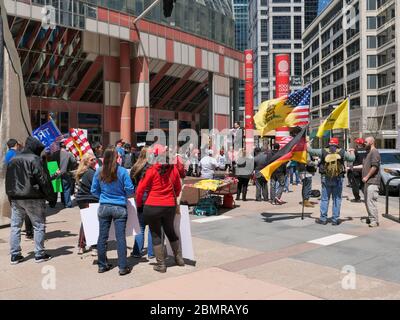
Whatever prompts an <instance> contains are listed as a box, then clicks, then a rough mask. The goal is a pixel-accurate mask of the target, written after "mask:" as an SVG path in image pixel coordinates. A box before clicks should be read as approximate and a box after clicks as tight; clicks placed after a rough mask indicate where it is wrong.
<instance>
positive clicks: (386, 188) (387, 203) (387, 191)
mask: <svg viewBox="0 0 400 320" xmlns="http://www.w3.org/2000/svg"><path fill="white" fill-rule="evenodd" d="M396 179H397V180H399V179H400V177H393V178H390V179H389V180H388V181H387V182H386V185H385V191H386V208H385V215H384V217H385V218H388V219H390V220H394V221H396V222H400V185H399V187H398V188H399V217H398V218H395V217H394V216H393V215H391V214H389V184H390V182H391V181H392V180H396Z"/></svg>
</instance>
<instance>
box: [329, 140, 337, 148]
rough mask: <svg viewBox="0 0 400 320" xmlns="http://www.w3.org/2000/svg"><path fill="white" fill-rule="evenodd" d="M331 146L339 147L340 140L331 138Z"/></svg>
mask: <svg viewBox="0 0 400 320" xmlns="http://www.w3.org/2000/svg"><path fill="white" fill-rule="evenodd" d="M329 145H330V146H331V145H333V146H339V139H338V138H331V139H330V140H329Z"/></svg>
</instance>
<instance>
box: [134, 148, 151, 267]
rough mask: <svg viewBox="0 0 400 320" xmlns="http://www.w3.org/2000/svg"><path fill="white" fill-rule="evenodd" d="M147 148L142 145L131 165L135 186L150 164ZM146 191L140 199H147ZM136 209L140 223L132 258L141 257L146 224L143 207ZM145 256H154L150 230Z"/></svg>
mask: <svg viewBox="0 0 400 320" xmlns="http://www.w3.org/2000/svg"><path fill="white" fill-rule="evenodd" d="M148 150H149V148H147V147H144V148H143V149H142V150H141V151H140V154H139V158H138V159H137V161H136V163H135V164H134V165H133V167H132V170H131V174H130V176H131V179H132V182H133V184H134V186H135V187H136V188H137V186H138V185H139V182H140V181H141V180H142V179H143V177H144V175H145V174H146V171H147V169H148V168H149V167H150V164H149V162H148V160H147V157H148ZM147 195H148V192H147V191H146V192H145V193H144V194H143V199H142V201H143V202H145V201H146V199H147ZM137 209H138V218H139V223H140V234H137V235H136V236H135V244H134V246H133V250H132V253H131V256H132V257H134V258H141V257H142V256H143V248H144V232H145V230H146V224H145V223H144V217H143V207H140V208H137ZM147 235H148V236H147V257H148V258H149V259H152V258H154V253H153V241H152V238H151V232H150V229H149V232H148V233H147Z"/></svg>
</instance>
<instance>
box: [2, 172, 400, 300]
mask: <svg viewBox="0 0 400 320" xmlns="http://www.w3.org/2000/svg"><path fill="white" fill-rule="evenodd" d="M314 180H315V182H316V181H317V178H315V179H314ZM314 188H317V186H314ZM292 189H293V190H294V192H291V193H286V194H284V196H283V199H284V200H285V201H287V203H286V204H285V205H283V206H272V205H271V204H270V203H266V202H255V201H252V200H251V199H254V192H255V187H254V186H251V187H250V191H249V195H248V198H249V199H250V200H249V201H247V202H242V201H237V203H236V204H237V207H236V208H235V209H233V210H230V211H227V212H225V213H224V216H226V217H228V218H227V219H224V220H214V221H208V222H204V223H198V222H199V221H201V219H204V217H197V216H191V219H192V235H193V243H194V250H195V255H196V263H195V266H193V265H186V266H185V267H178V266H174V264H173V261H172V259H169V262H168V264H169V266H170V267H169V268H168V271H167V273H165V274H160V273H157V272H155V271H153V269H152V265H151V264H152V263H153V262H154V260H152V261H147V260H146V259H144V258H142V259H134V258H129V263H130V264H131V265H132V266H133V271H132V273H131V274H130V275H127V276H124V277H120V276H119V275H118V268H114V269H113V270H111V271H110V272H107V273H105V274H98V273H97V265H96V264H95V257H92V256H91V255H90V253H88V254H85V255H83V256H78V255H77V241H78V233H79V227H80V216H79V210H78V209H77V208H73V209H63V210H61V211H60V212H58V213H57V214H52V215H50V216H49V217H48V219H47V241H46V248H47V249H48V251H49V253H50V254H52V255H53V256H54V258H53V259H52V260H50V261H49V262H47V263H43V264H35V263H34V261H33V253H32V249H33V243H32V241H26V240H24V239H23V240H22V249H23V254H24V255H25V256H28V257H29V259H28V260H27V261H25V262H23V263H21V264H19V265H16V266H11V265H10V263H9V262H10V260H9V259H10V257H9V253H8V251H9V245H8V238H9V228H3V229H0V261H1V263H0V299H196V300H197V299H399V298H400V274H399V272H398V268H399V264H400V256H399V254H398V252H399V251H398V248H399V245H398V244H399V243H400V232H399V231H400V225H399V224H397V223H395V222H393V221H390V220H388V219H385V218H381V227H379V228H373V229H371V228H368V226H367V225H366V224H364V223H363V222H361V220H360V218H361V217H363V216H366V210H365V207H364V205H363V204H356V203H352V202H350V201H348V200H347V199H346V197H349V198H351V197H350V189H345V191H344V199H343V203H342V214H341V218H342V219H343V223H342V224H341V225H339V226H332V225H330V224H328V225H326V226H321V225H317V224H315V222H314V219H315V218H317V217H318V216H319V205H317V206H316V207H315V208H313V209H307V210H306V212H305V213H306V214H305V216H306V219H304V220H301V219H300V214H301V205H299V201H300V200H301V195H300V194H301V186H293V187H292ZM381 202H382V203H380V204H379V207H380V212H382V213H383V212H384V203H383V201H381ZM196 221H197V222H196ZM132 244H133V239H128V246H129V247H130V249H129V250H131V248H132ZM110 249H111V250H110V251H109V258H110V260H111V262H112V263H113V264H114V265H116V250H115V246H114V245H111V246H110ZM352 271H355V276H354V277H353V273H351V272H352ZM349 272H350V273H349ZM54 285H55V287H54Z"/></svg>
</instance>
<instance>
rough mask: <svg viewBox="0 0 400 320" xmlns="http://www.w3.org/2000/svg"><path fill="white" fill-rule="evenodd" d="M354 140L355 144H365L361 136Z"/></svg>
mask: <svg viewBox="0 0 400 320" xmlns="http://www.w3.org/2000/svg"><path fill="white" fill-rule="evenodd" d="M354 142H355V143H357V144H365V140H364V139H363V138H357V139H356V140H354Z"/></svg>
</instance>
